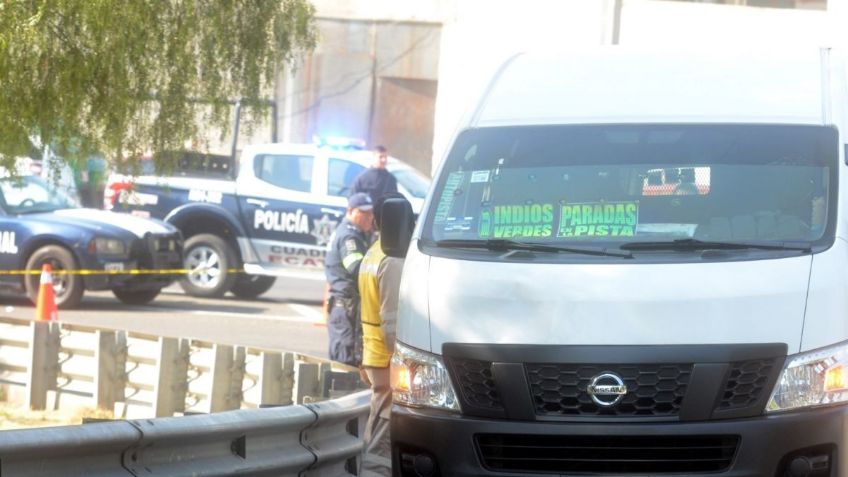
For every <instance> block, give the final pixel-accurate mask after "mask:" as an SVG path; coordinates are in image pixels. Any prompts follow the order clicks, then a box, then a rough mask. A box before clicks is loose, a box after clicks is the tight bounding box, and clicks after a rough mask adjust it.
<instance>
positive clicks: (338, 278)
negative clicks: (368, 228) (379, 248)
mask: <svg viewBox="0 0 848 477" xmlns="http://www.w3.org/2000/svg"><path fill="white" fill-rule="evenodd" d="M367 251H368V238H367V236H366V234H365V233H364V232H362V231H361V230H359V229H358V228H356V227H355V226H354V225H353V224H352V223H350V221H349V220H348V219H347V218H345V219H344V220H342V222H341V223H340V224H339V226H338V228H336V231H335V232H334V233H333V237H332V238H331V239H330V246H329V251H328V252H327V258H326V259H325V267H324V272H325V274H326V275H327V282H328V283H329V284H330V294H331V295H332V296H334V297H338V298H353V297H356V296H357V295H358V294H359V292H358V289H357V279H358V276H359V264H360V263H362V258H363V257H364V256H365V252H367Z"/></svg>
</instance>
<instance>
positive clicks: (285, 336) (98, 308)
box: [0, 278, 327, 358]
mask: <svg viewBox="0 0 848 477" xmlns="http://www.w3.org/2000/svg"><path fill="white" fill-rule="evenodd" d="M323 290H324V282H323V281H318V280H297V279H290V278H280V279H278V280H277V282H276V283H275V285H274V287H273V288H272V289H271V290H269V291H268V292H267V293H265V294H264V295H262V296H261V297H259V298H257V299H255V300H243V299H239V298H236V297H235V296H232V295H227V296H225V297H223V298H220V299H209V298H194V297H190V296H188V295H186V294H184V293H183V291H182V289H181V288H180V287H179V286H177V285H174V286H171V287H168V288H166V289H165V290H163V292H162V294H160V295H159V296H158V297H157V298H156V299H155V300H154V301H153V302H151V303H150V304H148V305H143V306H133V305H125V304H123V303H121V302H120V301H118V299H117V298H115V297H114V296H113V295H112V293H111V292H108V291H107V292H86V294H85V298H84V299H83V301H82V303H81V304H80V306H79V307H78V308H76V309H73V310H59V321H61V322H63V323H70V324H77V325H83V326H90V327H102V328H108V329H121V330H128V331H135V332H140V333H147V334H153V335H158V336H171V337H182V338H193V339H199V340H203V341H210V342H214V343H221V344H230V345H241V346H250V347H256V348H262V349H270V350H280V351H294V352H297V353H302V354H307V355H310V356H315V357H320V358H326V357H327V328H326V326H325V324H324V320H323V315H322V312H321V299H322V293H323ZM0 316H7V317H13V318H26V319H33V318H34V316H35V308H34V307H33V305H32V304H31V303H30V302H29V301H28V300H26V299H25V298H21V297H20V296H15V295H14V294H8V293H6V294H2V295H0Z"/></svg>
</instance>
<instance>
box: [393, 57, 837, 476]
mask: <svg viewBox="0 0 848 477" xmlns="http://www.w3.org/2000/svg"><path fill="white" fill-rule="evenodd" d="M846 88H848V86H846V78H845V62H844V59H843V57H842V56H841V55H840V53H839V52H836V51H831V50H829V49H822V50H817V49H810V50H799V51H794V52H778V51H775V50H769V51H760V52H744V51H733V52H715V51H712V52H698V51H685V52H656V51H654V52H650V53H649V52H641V51H636V50H628V49H623V48H608V49H600V50H593V51H583V52H579V53H573V54H568V55H561V56H556V55H553V56H544V55H534V54H522V55H518V56H515V57H513V58H512V59H510V60H509V61H507V62H506V63H505V64H504V65H503V66H502V67H501V69H500V70H499V71H498V73H497V74H496V75H495V77H494V78H493V79H492V80H491V83H490V84H489V86H488V88H486V89H485V91H484V92H483V94H482V98H481V99H480V101H479V102H477V103H476V104H475V105H473V107H472V109H471V111H470V113H469V115H468V116H467V118H466V119H465V120H464V122H463V123H462V126H461V127H460V128H459V130H458V132H457V134H456V136H455V137H454V138H453V140H452V142H451V145H450V148H449V150H448V152H447V154H446V156H445V158H444V160H443V162H442V164H441V166H440V170H439V172H438V173H437V175H436V179H435V181H436V182H435V186H434V188H433V189H432V193H431V194H430V195H429V196H428V198H427V200H426V203H425V205H424V209H423V210H422V213H421V216H420V219H419V220H418V223H417V225H416V228H415V229H414V232H413V231H411V230H410V227H409V224H410V221H411V217H412V213H411V212H410V211H409V210H408V208H404V207H402V204H399V203H392V202H391V201H389V202H387V203H386V204H385V211H384V212H383V217H382V220H383V229H382V239H381V241H382V245H383V249H384V250H385V251H386V252H387V253H388V254H389V255H392V256H403V255H406V261H405V267H404V270H403V279H402V284H401V292H400V308H399V318H398V331H397V346H396V351H395V354H394V356H393V358H392V370H391V372H392V386H393V392H394V407H393V409H392V418H391V419H392V426H391V435H392V440H393V442H392V452H393V464H394V468H395V472H396V475H401V476H415V475H441V476H460V475H461V476H471V475H474V476H480V475H493V476H494V475H527V474H533V475H537V474H554V475H577V474H580V475H584V474H592V475H608V474H616V475H621V474H623V475H637V474H638V475H675V476H678V475H680V476H682V475H700V474H701V473H705V474H706V473H709V475H734V476H742V475H745V476H788V475H792V476H831V477H833V476H838V475H843V476H844V475H848V440H846V435H848V434H846V432H845V423H846V422H848V406H846V403H848V320H846V316H848V273H846V264H848V212H846V210H848V207H845V205H846V201H848V193H846V191H845V189H844V187H840V181H841V182H842V183H843V184H844V182H845V181H844V180H843V176H845V175H846V173H847V172H848V166H846V162H845V161H846V157H845V149H846V136H845V132H846V130H848V118H847V117H846V108H848V90H847V89H846ZM445 436H450V437H449V438H445ZM790 469H791V472H790Z"/></svg>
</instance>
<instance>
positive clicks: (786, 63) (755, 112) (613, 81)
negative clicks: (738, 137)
mask: <svg viewBox="0 0 848 477" xmlns="http://www.w3.org/2000/svg"><path fill="white" fill-rule="evenodd" d="M821 58H822V53H821V50H819V49H816V48H810V49H807V50H799V51H792V52H786V51H779V52H777V51H757V52H750V51H748V52H745V51H733V52H727V51H724V52H721V51H700V52H697V53H695V52H692V51H676V52H675V51H671V52H669V51H650V52H646V51H638V50H633V49H629V48H625V47H606V48H599V49H592V50H585V51H581V52H575V53H571V54H556V55H553V54H547V55H544V54H520V55H517V56H514V57H513V58H511V59H510V60H508V61H507V62H506V63H505V64H504V66H503V67H502V68H501V70H500V71H499V73H498V74H497V75H496V77H495V79H493V81H492V83H491V85H490V87H489V90H488V91H487V93H486V94H484V97H483V99H482V100H481V102H480V104H479V105H478V107H477V110H476V111H475V113H474V114H473V115H472V116H471V118H470V123H471V124H469V126H471V127H486V126H500V125H531V124H571V123H632V122H693V123H694V122H722V123H797V124H823V123H824V122H826V119H825V113H824V111H823V110H824V108H823V103H822V94H821V92H822V71H823V69H822V60H821Z"/></svg>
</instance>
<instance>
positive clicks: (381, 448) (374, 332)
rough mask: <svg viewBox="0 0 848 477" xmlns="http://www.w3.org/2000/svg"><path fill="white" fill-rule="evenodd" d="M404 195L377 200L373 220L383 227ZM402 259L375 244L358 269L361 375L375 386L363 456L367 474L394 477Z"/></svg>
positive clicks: (365, 473) (372, 389)
mask: <svg viewBox="0 0 848 477" xmlns="http://www.w3.org/2000/svg"><path fill="white" fill-rule="evenodd" d="M393 198H401V199H402V198H403V196H402V195H400V194H398V193H388V194H386V195H384V196H382V197H380V198H379V199H377V201H376V202H375V204H374V223H375V225H376V226H377V230H380V226H381V220H380V219H381V213H382V211H383V203H384V202H385V201H386V199H393ZM402 269H403V259H402V258H393V257H387V256H386V255H385V254H384V253H383V250H382V249H381V248H380V241H379V240H378V241H377V242H375V243H374V244H373V245H372V246H371V248H369V249H368V253H366V254H365V258H363V259H362V264H361V265H360V267H359V296H360V299H361V306H362V308H361V310H362V311H361V319H362V342H363V352H362V366H361V368H360V375H362V379H363V380H364V381H366V382H368V383H370V385H371V391H372V394H371V413H370V415H369V416H368V422H367V423H366V424H365V436H364V440H365V447H364V448H363V455H362V473H361V474H360V475H363V476H375V475H379V476H389V477H390V476H391V475H392V454H391V442H390V440H389V413H390V412H391V409H392V389H391V387H390V386H389V361H390V360H391V358H392V353H393V352H394V347H395V329H396V322H397V308H398V294H399V288H400V274H401V270H402Z"/></svg>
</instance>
